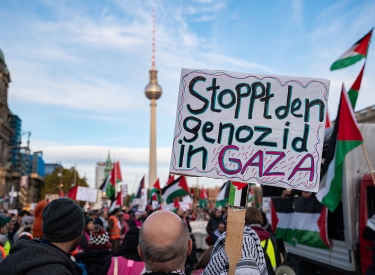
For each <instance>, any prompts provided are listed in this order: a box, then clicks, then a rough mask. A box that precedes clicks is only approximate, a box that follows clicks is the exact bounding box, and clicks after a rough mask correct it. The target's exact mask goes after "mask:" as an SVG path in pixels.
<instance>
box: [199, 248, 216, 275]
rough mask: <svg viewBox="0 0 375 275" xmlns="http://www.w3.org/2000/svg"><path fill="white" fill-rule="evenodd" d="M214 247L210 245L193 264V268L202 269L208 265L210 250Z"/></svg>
mask: <svg viewBox="0 0 375 275" xmlns="http://www.w3.org/2000/svg"><path fill="white" fill-rule="evenodd" d="M213 249H214V246H210V247H209V248H208V249H207V250H206V251H205V252H204V253H203V255H202V257H201V258H200V260H199V261H198V263H197V264H196V265H195V267H194V269H195V270H198V269H204V268H206V266H207V265H208V263H209V261H210V259H211V253H212V250H213Z"/></svg>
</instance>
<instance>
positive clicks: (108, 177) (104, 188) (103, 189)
mask: <svg viewBox="0 0 375 275" xmlns="http://www.w3.org/2000/svg"><path fill="white" fill-rule="evenodd" d="M110 179H111V173H109V174H108V175H107V176H106V177H105V179H104V181H103V183H102V184H101V185H100V186H99V189H100V190H102V192H106V191H107V187H108V184H109V182H110Z"/></svg>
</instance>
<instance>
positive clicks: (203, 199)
mask: <svg viewBox="0 0 375 275" xmlns="http://www.w3.org/2000/svg"><path fill="white" fill-rule="evenodd" d="M207 199H208V196H207V194H206V191H204V188H203V187H202V189H201V192H200V193H199V207H200V208H206V207H207V204H208V203H207Z"/></svg>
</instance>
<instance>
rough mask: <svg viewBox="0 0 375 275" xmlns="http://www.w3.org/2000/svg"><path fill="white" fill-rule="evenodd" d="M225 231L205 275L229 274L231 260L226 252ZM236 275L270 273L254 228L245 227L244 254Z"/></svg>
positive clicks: (216, 245)
mask: <svg viewBox="0 0 375 275" xmlns="http://www.w3.org/2000/svg"><path fill="white" fill-rule="evenodd" d="M225 238H226V232H224V233H223V234H222V235H221V236H220V237H219V239H218V240H217V241H216V243H215V247H214V249H213V251H212V254H211V260H210V262H209V263H208V265H207V267H206V268H205V270H204V272H203V275H228V272H229V261H228V255H227V253H225ZM235 274H236V275H268V272H267V266H266V260H265V258H264V254H263V249H262V246H261V245H260V241H259V237H258V235H257V234H256V233H255V231H254V230H253V229H251V228H250V227H248V226H245V227H244V232H243V245H242V256H241V259H240V261H239V262H238V263H237V266H236V272H235Z"/></svg>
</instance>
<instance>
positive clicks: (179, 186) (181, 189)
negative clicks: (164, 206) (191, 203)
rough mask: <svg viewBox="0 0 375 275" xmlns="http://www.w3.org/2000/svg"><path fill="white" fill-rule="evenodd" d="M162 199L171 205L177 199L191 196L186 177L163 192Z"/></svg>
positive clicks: (166, 187)
mask: <svg viewBox="0 0 375 275" xmlns="http://www.w3.org/2000/svg"><path fill="white" fill-rule="evenodd" d="M162 194H163V195H162V198H163V200H164V201H165V202H166V203H171V202H172V200H173V199H174V198H176V197H180V196H185V195H189V187H188V185H187V182H186V178H185V177H184V176H181V177H179V178H178V179H176V180H174V181H173V182H172V183H170V184H169V185H167V186H165V187H164V188H163V190H162Z"/></svg>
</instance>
